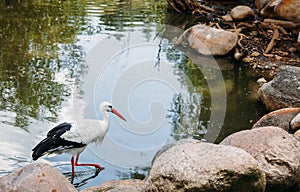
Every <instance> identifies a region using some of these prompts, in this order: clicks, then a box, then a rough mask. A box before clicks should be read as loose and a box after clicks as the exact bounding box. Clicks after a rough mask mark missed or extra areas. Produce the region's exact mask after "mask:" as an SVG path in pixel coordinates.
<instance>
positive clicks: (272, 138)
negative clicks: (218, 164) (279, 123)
mask: <svg viewBox="0 0 300 192" xmlns="http://www.w3.org/2000/svg"><path fill="white" fill-rule="evenodd" d="M221 144H223V145H231V146H235V147H239V148H241V149H244V150H245V151H247V152H248V153H250V154H251V155H252V156H253V157H254V158H255V159H256V160H257V161H258V162H259V163H260V165H261V167H262V168H263V169H264V171H265V173H266V179H267V187H266V190H267V191H276V192H279V191H289V190H291V189H292V188H293V187H294V185H296V184H297V182H298V181H299V178H300V142H299V141H297V139H296V138H294V137H293V136H292V135H290V134H288V133H287V132H286V131H285V130H283V129H282V128H279V127H261V128H256V129H251V130H244V131H240V132H237V133H234V134H232V135H229V136H228V137H227V138H225V139H224V140H223V141H222V142H221Z"/></svg>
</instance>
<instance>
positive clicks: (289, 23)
mask: <svg viewBox="0 0 300 192" xmlns="http://www.w3.org/2000/svg"><path fill="white" fill-rule="evenodd" d="M263 23H266V24H267V23H271V24H275V25H281V26H283V27H284V28H289V29H294V28H297V27H299V26H300V23H295V22H292V21H283V20H276V19H264V21H263Z"/></svg>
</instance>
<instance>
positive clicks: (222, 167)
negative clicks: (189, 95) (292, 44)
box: [0, 66, 300, 192]
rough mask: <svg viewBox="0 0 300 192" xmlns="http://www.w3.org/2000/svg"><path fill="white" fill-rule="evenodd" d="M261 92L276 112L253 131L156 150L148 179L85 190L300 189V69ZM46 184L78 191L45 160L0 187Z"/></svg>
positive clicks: (286, 71) (286, 70)
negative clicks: (211, 141)
mask: <svg viewBox="0 0 300 192" xmlns="http://www.w3.org/2000/svg"><path fill="white" fill-rule="evenodd" d="M279 83H280V84H279ZM258 92H259V96H260V99H261V100H262V102H263V103H264V104H265V105H266V107H267V108H268V109H269V110H270V111H272V112H270V113H269V114H267V115H265V116H263V117H262V118H261V119H260V120H259V121H257V122H256V123H255V124H254V126H253V127H252V128H249V130H243V131H240V132H237V133H234V134H232V135H229V136H228V137H226V138H225V139H224V140H223V141H222V142H221V143H220V144H212V143H206V142H202V141H198V140H194V139H185V140H180V141H177V142H176V143H172V144H168V145H166V146H165V147H163V148H162V149H161V150H160V151H158V152H157V154H156V156H155V157H154V159H153V161H152V166H151V169H150V171H149V175H148V176H147V177H146V178H145V179H143V180H138V179H129V180H117V181H108V182H106V183H103V184H102V185H100V186H95V187H90V188H87V189H84V190H82V191H83V192H95V191H216V192H217V191H233V192H235V191H245V192H246V191H247V192H249V191H300V68H298V67H292V66H286V67H284V68H281V71H280V72H279V73H278V75H277V76H276V77H275V78H274V79H273V80H272V81H270V82H268V83H265V84H263V85H262V86H261V87H260V89H259V90H258ZM270 101H271V102H270ZM41 189H45V191H77V190H76V188H75V187H74V186H73V185H72V184H71V183H70V182H69V181H68V180H67V179H66V178H65V177H64V176H63V175H62V174H61V173H60V172H58V171H56V170H55V169H54V168H52V167H51V166H49V165H47V164H42V163H35V164H30V165H28V166H25V167H23V168H21V169H18V170H16V171H15V172H13V173H11V174H8V175H6V176H4V177H2V178H0V191H41ZM42 191H43V190H42Z"/></svg>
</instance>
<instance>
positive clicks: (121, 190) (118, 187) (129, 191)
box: [81, 179, 145, 192]
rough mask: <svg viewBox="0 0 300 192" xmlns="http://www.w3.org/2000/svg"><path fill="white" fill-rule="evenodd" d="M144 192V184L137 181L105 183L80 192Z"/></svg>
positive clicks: (141, 181)
mask: <svg viewBox="0 0 300 192" xmlns="http://www.w3.org/2000/svg"><path fill="white" fill-rule="evenodd" d="M99 191H101V192H114V191H115V192H117V191H118V192H144V191H145V182H144V181H143V180H139V179H128V180H115V181H107V182H105V183H103V184H101V185H100V186H95V187H90V188H87V189H84V190H82V191H81V192H99Z"/></svg>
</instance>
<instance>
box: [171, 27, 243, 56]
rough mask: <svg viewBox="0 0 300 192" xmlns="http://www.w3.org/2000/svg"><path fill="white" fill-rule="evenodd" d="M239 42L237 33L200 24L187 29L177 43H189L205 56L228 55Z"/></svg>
mask: <svg viewBox="0 0 300 192" xmlns="http://www.w3.org/2000/svg"><path fill="white" fill-rule="evenodd" d="M237 40H238V36H237V34H235V33H232V32H229V31H225V30H223V29H215V28H212V27H209V26H206V25H203V24H198V25H194V26H192V27H191V28H189V29H187V30H186V31H185V32H184V33H183V34H182V35H181V36H180V37H179V38H178V40H177V42H176V43H177V44H182V43H183V42H184V41H187V42H188V44H189V46H190V47H191V48H192V49H194V50H195V51H197V52H199V53H201V54H203V55H226V54H227V53H229V51H231V50H232V49H233V48H234V46H235V45H236V43H237Z"/></svg>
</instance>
